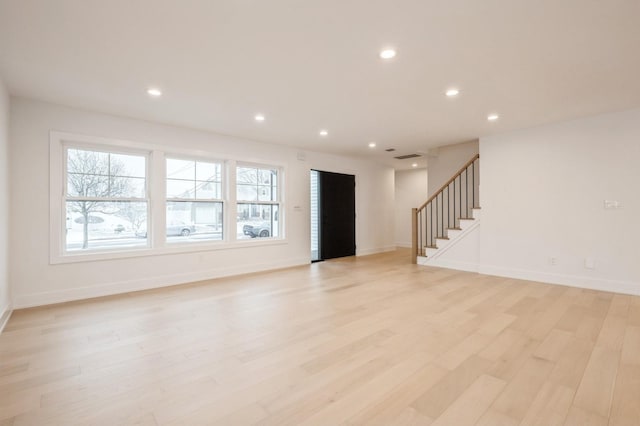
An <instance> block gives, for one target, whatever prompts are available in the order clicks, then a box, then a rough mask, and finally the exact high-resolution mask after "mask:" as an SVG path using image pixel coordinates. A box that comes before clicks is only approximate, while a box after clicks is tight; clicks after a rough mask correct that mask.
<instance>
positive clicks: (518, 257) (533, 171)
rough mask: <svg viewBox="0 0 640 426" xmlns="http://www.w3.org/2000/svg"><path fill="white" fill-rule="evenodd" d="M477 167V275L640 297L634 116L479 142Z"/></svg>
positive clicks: (638, 145)
mask: <svg viewBox="0 0 640 426" xmlns="http://www.w3.org/2000/svg"><path fill="white" fill-rule="evenodd" d="M480 162H481V168H480V173H481V174H480V179H481V182H482V188H481V191H480V192H481V193H480V197H481V205H482V223H481V233H480V235H481V239H480V269H479V270H480V272H484V273H489V274H495V275H502V276H511V277H516V278H525V279H532V280H539V281H546V282H555V283H559V284H567V285H577V286H584V287H591V288H601V289H608V290H612V291H621V292H628V293H635V294H640V262H639V261H638V253H639V250H638V247H639V244H640V218H639V215H638V213H639V212H640V187H639V185H640V109H636V110H631V111H626V112H621V113H615V114H607V115H601V116H597V117H591V118H584V119H580V120H575V121H570V122H565V123H561V124H557V125H551V126H544V127H539V128H534V129H530V130H524V131H519V132H512V133H508V134H503V135H499V136H493V137H487V138H482V139H481V140H480ZM604 200H616V201H619V202H620V203H621V204H622V208H621V209H619V210H605V209H604ZM550 257H555V258H557V265H556V266H553V265H550V262H549V258H550ZM585 258H592V259H594V260H595V262H596V268H595V269H586V268H585Z"/></svg>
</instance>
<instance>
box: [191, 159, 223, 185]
mask: <svg viewBox="0 0 640 426" xmlns="http://www.w3.org/2000/svg"><path fill="white" fill-rule="evenodd" d="M221 177H222V166H221V165H220V164H217V163H203V162H201V161H198V162H197V163H196V180H201V181H214V182H220V180H221V179H220V178H221Z"/></svg>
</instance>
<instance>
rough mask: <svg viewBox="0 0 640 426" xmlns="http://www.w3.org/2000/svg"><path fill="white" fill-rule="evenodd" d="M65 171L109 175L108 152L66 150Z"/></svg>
mask: <svg viewBox="0 0 640 426" xmlns="http://www.w3.org/2000/svg"><path fill="white" fill-rule="evenodd" d="M67 171H68V172H69V173H81V174H91V175H103V176H108V175H109V154H108V153H106V152H95V151H86V150H83V149H73V148H70V149H68V150H67Z"/></svg>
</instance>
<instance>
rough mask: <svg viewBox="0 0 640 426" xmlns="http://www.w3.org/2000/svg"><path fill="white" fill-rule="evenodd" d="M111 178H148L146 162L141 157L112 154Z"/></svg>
mask: <svg viewBox="0 0 640 426" xmlns="http://www.w3.org/2000/svg"><path fill="white" fill-rule="evenodd" d="M110 174H111V176H130V177H139V178H143V177H145V176H146V174H147V173H146V161H145V158H144V157H143V156H140V155H125V154H111V173H110Z"/></svg>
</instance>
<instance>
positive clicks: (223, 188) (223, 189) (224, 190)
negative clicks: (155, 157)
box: [164, 152, 229, 247]
mask: <svg viewBox="0 0 640 426" xmlns="http://www.w3.org/2000/svg"><path fill="white" fill-rule="evenodd" d="M167 160H183V161H193V162H202V163H215V164H219V165H220V173H221V182H220V195H221V198H211V199H197V198H193V199H191V198H169V197H167V191H166V186H165V187H164V189H165V191H164V206H165V210H164V211H165V215H166V206H167V204H166V203H167V202H190V203H222V239H221V240H203V241H185V242H179V241H174V242H167V241H166V232H165V236H164V238H165V245H166V246H169V247H178V246H185V247H190V246H197V245H209V244H223V243H225V242H227V241H228V235H227V234H228V233H229V229H228V227H227V226H226V221H227V215H228V213H229V212H228V211H227V209H228V204H229V203H228V200H227V199H228V193H229V189H228V185H227V177H228V172H227V169H228V164H227V161H225V160H221V159H219V158H214V157H207V156H197V155H185V154H172V153H170V152H165V155H164V166H165V169H164V184H165V185H166V183H167V179H169V178H168V177H167V173H166V164H167ZM194 182H195V180H194ZM164 222H165V223H166V217H165V220H164ZM165 231H166V230H165Z"/></svg>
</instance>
